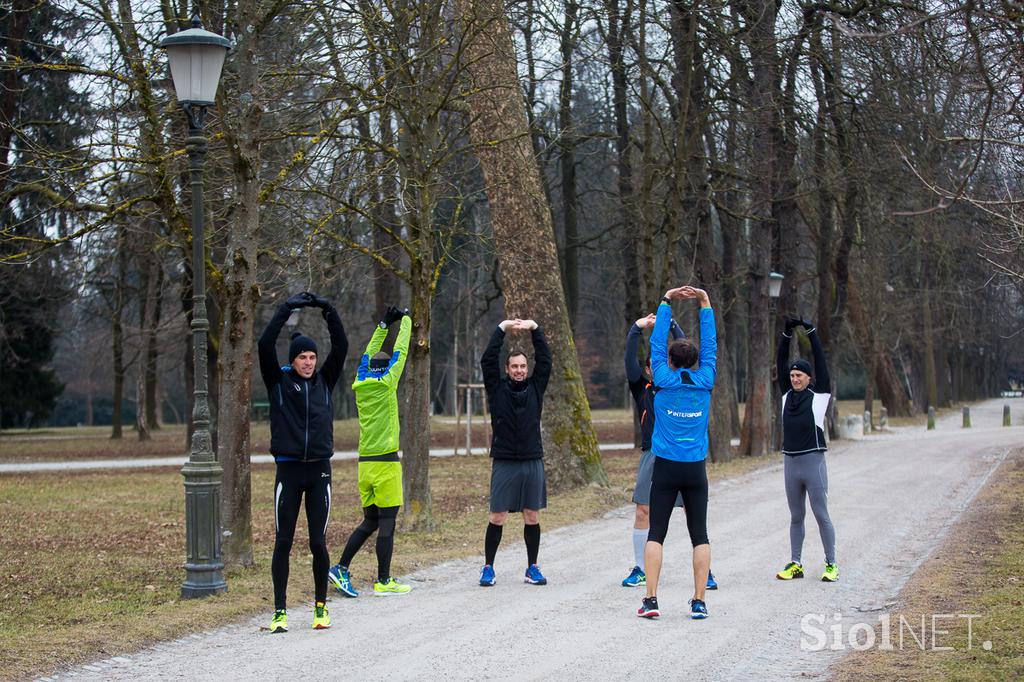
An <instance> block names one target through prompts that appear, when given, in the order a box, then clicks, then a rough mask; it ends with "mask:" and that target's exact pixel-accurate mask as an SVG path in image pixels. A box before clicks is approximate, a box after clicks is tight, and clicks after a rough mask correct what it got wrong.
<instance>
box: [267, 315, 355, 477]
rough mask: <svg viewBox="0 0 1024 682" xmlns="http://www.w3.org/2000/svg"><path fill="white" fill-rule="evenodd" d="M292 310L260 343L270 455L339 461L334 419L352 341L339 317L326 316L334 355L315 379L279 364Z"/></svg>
mask: <svg viewBox="0 0 1024 682" xmlns="http://www.w3.org/2000/svg"><path fill="white" fill-rule="evenodd" d="M291 314H292V310H291V309H290V308H289V307H288V306H286V305H281V307H279V308H278V309H277V312H275V313H274V317H272V318H271V320H270V323H269V324H268V325H267V328H266V329H264V330H263V335H262V336H260V340H259V343H258V348H259V355H260V374H262V375H263V383H264V384H266V387H267V396H268V398H269V400H270V453H271V454H272V455H274V459H275V460H285V461H287V460H298V461H303V462H306V461H313V460H322V459H330V458H331V456H332V455H334V413H333V409H332V408H333V402H332V399H331V393H332V391H334V385H335V384H336V383H337V382H338V377H340V376H341V370H342V367H343V366H344V364H345V356H346V355H347V354H348V337H346V336H345V327H344V326H342V324H341V318H340V317H339V316H338V311H337V310H335V309H334V308H328V309H327V310H326V312H325V313H324V319H325V320H326V321H327V331H328V332H329V333H330V335H331V351H330V353H328V354H327V358H326V359H325V360H324V362H323V364H322V365H320V369H318V370H316V371H315V372H313V376H311V377H310V378H309V379H303V378H302V377H300V376H299V375H298V374H297V373H296V372H295V370H293V369H292V368H291V366H290V365H285V366H284V367H282V366H281V365H280V363H279V362H278V359H277V348H276V346H277V337H278V335H279V334H280V333H281V327H283V326H284V323H285V321H286V320H287V319H288V316H289V315H291Z"/></svg>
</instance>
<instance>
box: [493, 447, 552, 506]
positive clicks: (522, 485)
mask: <svg viewBox="0 0 1024 682" xmlns="http://www.w3.org/2000/svg"><path fill="white" fill-rule="evenodd" d="M547 506H548V479H547V476H546V475H545V473H544V460H543V459H523V460H518V459H492V460H491V511H492V512H521V511H523V510H524V509H544V508H545V507H547Z"/></svg>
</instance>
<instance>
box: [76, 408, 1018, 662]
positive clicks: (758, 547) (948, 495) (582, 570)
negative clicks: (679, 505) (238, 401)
mask: <svg viewBox="0 0 1024 682" xmlns="http://www.w3.org/2000/svg"><path fill="white" fill-rule="evenodd" d="M1004 402H1010V403H1011V405H1012V408H1013V412H1014V414H1015V415H1021V414H1022V410H1024V400H1021V399H1015V400H1010V401H1004V400H998V401H989V402H986V403H983V404H980V405H976V406H975V407H974V408H973V410H972V417H973V422H974V425H975V427H974V428H972V429H961V428H960V416H959V414H956V415H952V416H950V417H948V418H946V419H944V420H941V421H940V424H939V428H938V429H937V430H935V431H931V432H929V431H925V430H924V429H923V428H914V429H907V430H904V431H900V432H897V433H893V434H887V435H877V436H868V437H865V438H864V439H863V440H859V441H855V442H843V443H838V444H836V445H835V447H833V449H832V451H830V453H829V456H828V462H829V478H830V511H831V514H832V519H833V521H834V523H835V527H836V536H837V555H838V556H837V559H838V563H839V567H840V570H841V579H840V582H839V583H836V584H826V583H822V582H820V581H818V580H817V576H818V575H820V572H821V570H822V564H823V559H822V552H821V543H820V540H819V538H818V532H817V526H816V525H815V523H814V521H813V517H812V516H811V515H810V512H808V519H807V520H808V527H807V539H806V542H805V547H804V564H805V566H806V567H807V568H808V570H809V576H808V577H809V578H810V579H805V580H799V581H793V582H789V583H785V582H781V581H778V580H775V578H774V574H775V572H776V571H777V570H778V569H779V568H781V567H782V565H783V564H784V563H785V562H786V561H787V560H788V556H789V550H788V548H789V542H788V523H789V517H788V511H787V506H786V500H785V495H784V492H783V482H782V467H781V464H779V465H775V466H772V467H769V468H767V469H764V470H761V471H758V472H755V473H753V474H749V475H746V476H744V477H740V478H736V479H731V480H728V481H724V482H721V483H718V484H716V485H713V486H712V490H711V501H710V504H709V512H708V516H709V526H710V536H711V542H712V549H713V559H712V567H713V569H714V572H715V575H716V576H717V577H718V579H719V582H720V584H721V589H720V590H719V591H718V592H710V593H709V596H708V599H707V603H708V609H709V611H710V616H711V617H710V618H708V619H707V620H704V621H692V620H690V619H689V618H688V617H687V599H688V598H689V597H690V593H691V589H692V582H691V579H690V577H689V576H690V565H689V555H690V552H689V542H688V540H687V536H686V528H685V523H684V521H683V519H682V518H681V516H680V513H679V512H677V516H676V517H675V518H674V519H673V521H672V526H671V527H670V529H669V535H668V538H667V540H666V563H665V567H664V573H663V582H662V586H661V589H660V590H659V595H658V597H659V602H660V604H661V608H662V613H663V615H662V617H661V619H660V620H657V621H647V620H642V619H640V618H637V617H636V615H635V610H636V608H637V606H639V602H640V597H641V591H640V590H637V589H628V588H623V587H620V586H619V581H620V580H621V579H622V578H623V577H624V576H625V575H626V573H627V572H628V570H629V568H630V566H631V565H632V550H631V545H630V528H631V525H632V510H631V509H630V508H623V509H619V510H616V511H614V512H612V513H610V514H609V515H608V516H606V517H605V518H604V519H601V520H598V521H593V522H589V523H585V524H581V525H577V526H572V527H567V528H563V529H560V530H558V531H555V532H551V533H546V534H545V535H544V537H543V541H542V545H541V557H540V558H541V562H542V565H543V569H544V572H545V574H546V575H547V576H548V579H549V581H550V584H549V585H547V586H544V587H536V586H531V585H525V584H523V582H522V573H523V569H524V568H525V567H524V563H525V558H524V550H523V546H522V542H521V541H519V542H515V543H513V542H510V540H513V539H518V538H520V537H521V535H520V533H519V532H518V526H517V525H515V524H510V525H509V526H508V528H507V530H506V534H505V535H506V543H505V545H504V547H503V549H502V551H501V552H500V553H499V555H498V559H497V561H496V562H495V568H496V570H497V577H498V583H497V585H496V586H495V587H492V588H487V589H484V588H480V587H478V586H477V585H476V579H477V575H478V571H479V565H480V563H481V560H480V558H479V557H474V558H471V559H467V560H463V561H458V562H453V563H449V564H445V565H442V566H437V567H434V568H431V569H428V570H424V571H422V572H420V573H417V574H415V575H412V576H407V577H406V579H407V580H409V581H410V582H411V583H412V584H413V585H414V590H413V592H412V593H410V594H409V595H407V596H403V597H392V598H387V599H380V598H373V597H370V596H362V597H360V598H358V599H349V600H342V599H340V598H334V599H333V601H332V603H331V615H332V618H333V619H334V627H333V628H332V629H331V630H328V631H320V632H314V631H312V630H310V629H309V623H310V620H311V613H309V611H310V610H311V609H309V608H308V607H306V606H305V605H302V606H301V607H300V606H299V605H294V606H293V607H292V609H291V610H290V612H289V620H290V622H291V626H292V631H291V632H289V633H287V634H284V635H270V634H268V633H266V632H263V631H261V630H260V626H261V625H265V624H266V621H269V616H270V614H269V613H267V614H265V616H262V617H260V618H259V619H258V620H252V621H249V622H246V623H242V624H238V625H233V626H230V627H226V628H224V629H221V630H218V631H216V632H212V633H204V634H200V635H193V636H191V637H186V638H184V639H181V640H178V641H175V642H169V643H165V644H160V645H158V646H156V647H154V648H152V649H148V650H145V651H142V652H139V653H137V654H134V655H132V656H128V657H123V658H119V659H110V660H106V661H100V662H97V663H95V664H93V665H90V666H86V667H84V668H78V669H76V670H74V671H70V672H71V673H73V674H74V675H75V678H76V679H79V680H81V679H130V678H131V679H138V678H142V679H183V678H191V679H204V680H207V679H208V680H214V679H242V678H259V679H262V680H271V679H346V680H348V679H352V680H419V679H445V680H449V679H450V680H460V679H477V680H479V679H500V680H547V679H559V680H590V679H601V680H618V679H644V680H651V679H658V680H662V679H683V678H687V679H716V680H721V679H731V680H755V679H756V680H765V679H793V678H799V679H803V680H806V679H816V678H819V677H821V676H822V675H823V674H824V671H825V669H826V667H827V666H828V664H829V663H830V662H832V661H833V660H835V658H836V657H837V656H840V655H842V651H830V650H828V649H825V650H824V651H809V650H805V649H806V648H807V647H803V648H802V647H801V619H802V618H803V617H804V616H805V615H806V614H820V616H821V617H822V619H824V623H825V625H824V627H825V628H828V627H830V626H831V625H833V624H834V623H836V621H835V620H833V614H836V613H839V614H841V618H842V621H843V625H844V627H848V626H849V625H850V624H852V623H857V622H867V623H875V622H877V620H876V619H877V615H878V614H879V613H880V612H881V611H880V610H881V609H884V607H885V604H886V603H887V602H889V601H891V599H892V598H893V597H894V596H895V594H896V593H897V592H898V591H899V589H900V587H901V586H902V584H903V583H904V581H905V580H906V578H907V577H908V576H909V575H910V573H912V572H913V571H914V570H915V568H916V567H917V566H918V565H919V564H920V562H921V561H922V560H923V559H924V558H925V557H926V556H927V555H928V553H929V552H930V551H931V550H932V549H933V548H934V547H935V545H936V544H937V543H938V542H939V541H941V539H942V536H943V535H944V531H945V530H946V529H947V528H948V527H949V525H950V524H952V523H953V522H954V521H955V520H956V518H957V517H958V516H959V514H960V513H961V512H962V511H963V509H964V508H966V506H967V505H969V504H970V502H971V500H972V499H973V498H974V496H975V494H976V493H977V491H978V490H979V489H980V488H981V486H983V485H984V483H985V482H986V480H987V478H988V476H989V475H990V474H991V472H992V471H993V469H994V468H995V467H996V466H997V465H998V463H999V462H1000V461H1002V459H1003V458H1004V457H1005V455H1006V453H1007V452H1008V451H1009V450H1010V449H1011V448H1017V447H1021V446H1022V445H1024V429H1022V428H1021V427H1020V426H1014V427H1010V428H1003V427H1002V426H1000V424H1001V410H1002V405H1003V403H1004ZM1018 419H1019V417H1018ZM484 523H485V520H484V519H483V518H481V536H482V535H483V526H484ZM542 524H543V516H542ZM305 577H306V576H303V575H297V576H296V578H297V579H302V578H305ZM268 589H269V578H268ZM967 606H968V607H969V605H967ZM844 631H845V630H844ZM805 640H806V638H805ZM60 677H61V678H64V677H66V675H61V676H60Z"/></svg>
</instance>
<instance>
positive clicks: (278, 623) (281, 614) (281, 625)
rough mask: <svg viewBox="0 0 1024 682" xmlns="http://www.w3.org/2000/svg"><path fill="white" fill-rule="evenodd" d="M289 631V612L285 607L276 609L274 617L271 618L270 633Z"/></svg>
mask: <svg viewBox="0 0 1024 682" xmlns="http://www.w3.org/2000/svg"><path fill="white" fill-rule="evenodd" d="M278 632H288V613H287V612H286V611H285V610H284V609H278V610H277V611H274V617H273V618H271V619H270V634H276V633H278Z"/></svg>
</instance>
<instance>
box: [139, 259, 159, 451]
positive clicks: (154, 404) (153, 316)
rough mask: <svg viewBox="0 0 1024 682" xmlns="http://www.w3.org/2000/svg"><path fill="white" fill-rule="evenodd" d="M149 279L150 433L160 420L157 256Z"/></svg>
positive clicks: (147, 361)
mask: <svg viewBox="0 0 1024 682" xmlns="http://www.w3.org/2000/svg"><path fill="white" fill-rule="evenodd" d="M152 266H153V267H152V269H151V278H152V280H153V287H152V288H153V292H152V300H151V301H150V302H148V303H147V308H149V312H148V323H147V325H146V354H145V387H144V390H145V393H144V395H145V400H146V422H147V424H149V428H150V430H151V431H155V430H159V428H160V424H161V422H162V419H161V418H160V401H159V391H158V389H157V362H158V359H159V353H160V346H159V343H158V341H157V336H158V332H159V331H160V319H161V316H162V312H163V290H164V268H163V264H162V263H161V262H160V257H159V254H157V253H154V254H153V256H152Z"/></svg>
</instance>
